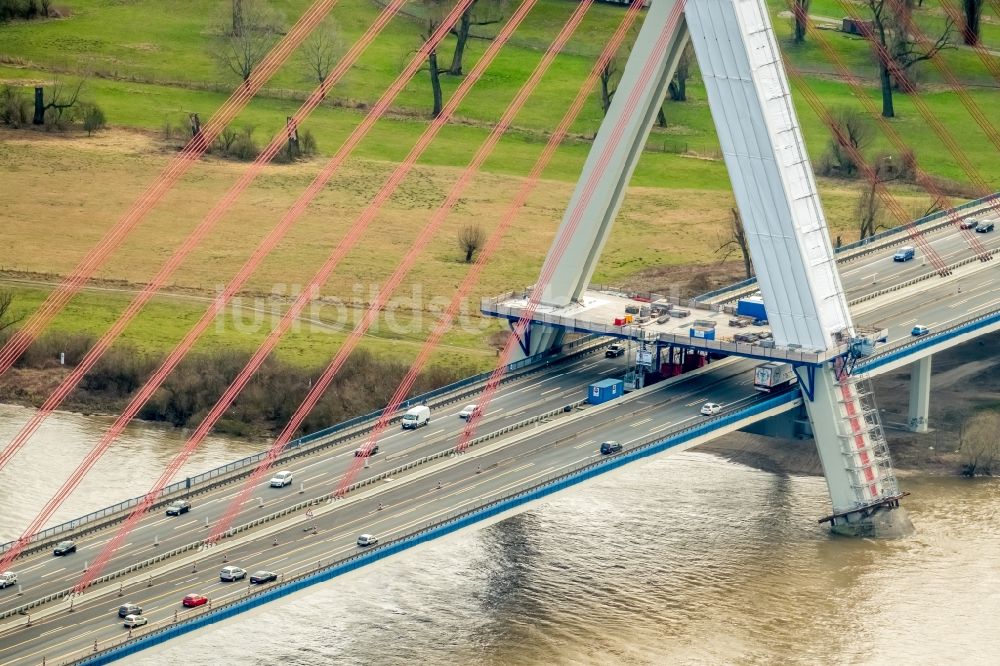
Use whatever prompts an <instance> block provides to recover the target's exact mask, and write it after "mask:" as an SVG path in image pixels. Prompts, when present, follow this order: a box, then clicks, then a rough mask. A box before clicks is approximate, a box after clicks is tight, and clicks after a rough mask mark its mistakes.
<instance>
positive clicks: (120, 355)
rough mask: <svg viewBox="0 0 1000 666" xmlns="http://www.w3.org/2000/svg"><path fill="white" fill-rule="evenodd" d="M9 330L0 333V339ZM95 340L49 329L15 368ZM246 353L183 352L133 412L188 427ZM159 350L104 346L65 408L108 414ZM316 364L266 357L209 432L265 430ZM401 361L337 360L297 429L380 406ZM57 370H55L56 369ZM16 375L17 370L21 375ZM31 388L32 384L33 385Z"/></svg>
mask: <svg viewBox="0 0 1000 666" xmlns="http://www.w3.org/2000/svg"><path fill="white" fill-rule="evenodd" d="M11 330H12V329H8V330H7V331H4V332H0V345H2V344H3V342H5V341H6V340H7V338H8V337H9V335H10V332H11ZM95 342H96V339H95V338H94V337H92V336H89V335H85V334H81V333H68V332H60V331H53V332H51V333H48V334H46V335H44V336H42V337H41V338H39V339H38V340H37V341H36V342H35V343H34V344H33V345H32V346H31V347H29V349H28V350H27V351H26V352H25V354H24V355H23V356H21V358H20V359H18V361H17V363H16V364H15V366H14V367H15V368H21V369H34V370H49V371H53V370H55V369H57V368H60V367H61V366H60V358H62V359H63V360H64V362H65V366H66V367H67V368H71V367H73V366H75V365H77V364H78V363H79V362H80V361H81V360H82V359H83V357H84V355H85V354H86V353H87V351H88V350H89V349H90V348H91V347H92V346H93V345H94V343H95ZM249 359H250V352H244V351H232V350H225V349H220V350H215V351H206V352H200V353H194V354H191V355H189V356H188V357H187V358H185V359H184V360H183V361H182V362H181V363H180V365H178V367H177V368H176V369H175V370H174V372H173V373H172V374H171V375H170V376H169V377H168V378H167V380H166V381H165V382H164V383H163V385H162V386H161V387H160V388H159V389H158V390H157V391H156V393H154V394H153V397H152V398H151V399H150V400H149V402H147V403H146V405H145V406H144V407H143V408H142V411H141V412H140V413H139V418H141V419H145V420H148V421H161V422H164V423H169V424H171V425H173V426H177V427H187V426H194V425H196V424H197V423H200V422H201V420H202V419H203V418H204V417H205V415H206V414H208V411H209V410H210V409H211V408H212V406H213V405H214V404H215V402H216V400H217V399H218V398H219V396H220V395H222V393H223V392H224V391H225V389H226V387H227V386H229V384H230V382H232V380H233V379H234V378H235V377H236V375H237V374H238V373H239V372H240V370H242V368H243V367H244V366H245V365H246V363H247V361H248V360H249ZM161 361H162V356H161V355H159V354H151V353H145V352H142V351H141V350H139V349H137V348H135V347H134V346H132V345H129V344H124V343H121V344H118V345H115V346H114V347H112V348H111V349H109V350H108V351H107V352H106V353H105V354H104V356H102V357H101V359H100V360H99V361H98V362H97V363H96V364H95V366H94V367H93V368H92V369H91V370H90V372H88V373H87V374H86V375H84V377H83V380H82V382H81V383H80V385H79V386H78V387H77V389H76V390H75V391H74V392H73V393H72V394H71V395H70V397H69V398H68V399H67V401H66V402H65V403H64V405H65V407H66V408H68V409H78V410H81V411H85V412H105V413H116V412H118V411H120V410H121V409H123V408H124V407H125V405H126V404H127V402H128V400H129V399H130V398H131V397H132V395H133V394H134V393H135V391H137V390H138V389H139V388H140V387H141V386H142V385H143V384H144V383H145V382H146V380H147V379H148V378H149V377H150V375H151V374H152V373H153V372H154V371H155V370H156V368H158V367H159V365H160V363H161ZM321 370H322V369H321V368H301V367H298V366H295V365H291V364H289V363H286V362H284V361H281V360H279V359H274V358H269V359H268V360H267V361H265V362H264V364H263V365H262V366H261V368H260V369H259V370H258V371H257V372H256V373H254V376H253V379H252V380H251V381H250V383H249V384H248V385H247V387H246V388H245V389H244V391H243V392H242V393H241V394H240V396H239V397H238V398H237V399H236V402H235V403H234V404H233V405H232V407H230V408H229V410H228V411H227V412H226V414H225V415H224V416H223V418H222V419H220V420H219V422H218V424H217V425H216V426H215V428H214V431H215V432H219V433H226V434H231V435H236V436H241V437H245V436H270V435H275V434H277V433H278V432H279V431H280V430H281V429H282V428H283V427H284V425H285V424H286V423H287V422H288V421H289V419H290V418H291V416H292V414H293V413H294V412H295V410H296V409H297V408H298V406H299V404H300V403H301V401H302V400H303V399H304V398H305V396H306V394H307V393H308V391H309V389H310V388H311V386H312V384H313V382H315V381H316V379H317V378H318V377H319V375H320V372H321ZM407 370H408V366H407V365H405V364H403V363H400V362H398V361H394V360H390V359H386V358H382V357H380V356H378V355H376V354H374V353H371V352H368V351H365V350H357V351H355V352H354V353H353V354H352V355H351V356H350V358H349V359H348V361H347V363H345V364H344V366H343V368H342V369H341V371H340V372H339V373H338V375H337V377H336V378H334V380H333V383H332V384H331V385H330V387H329V389H327V391H326V393H325V394H324V395H323V397H322V399H321V400H320V401H319V403H318V404H317V405H316V407H315V408H314V409H313V410H312V412H310V414H309V415H308V416H307V417H306V419H305V421H304V422H303V424H302V427H301V429H300V431H299V433H298V434H305V433H308V432H315V431H316V430H320V429H322V428H326V427H328V426H331V425H334V424H337V423H340V422H342V421H345V420H347V419H350V418H353V417H355V416H360V415H362V414H367V413H370V412H373V411H375V410H378V409H381V408H382V407H383V406H384V405H386V404H387V403H388V402H389V400H390V399H391V398H392V394H393V392H394V391H395V389H396V387H397V386H398V385H399V383H400V381H401V380H402V379H403V376H404V375H405V374H406V372H407ZM472 373H473V370H472V369H471V368H460V369H448V368H442V367H431V368H427V369H426V370H425V371H424V372H423V373H421V375H420V377H419V379H418V380H417V382H416V384H415V385H414V388H413V390H412V392H411V395H418V394H420V393H423V392H426V391H429V390H431V389H433V388H437V387H439V386H444V385H446V384H449V383H451V382H454V381H457V380H458V379H460V378H462V377H465V376H468V375H469V374H472ZM58 376H59V377H61V375H58ZM21 377H22V378H23V375H22V376H21ZM32 385H33V384H32V382H22V381H20V380H18V379H17V376H15V381H11V382H5V383H3V384H2V385H0V386H2V392H0V400H5V401H16V402H22V403H25V402H26V403H30V404H33V405H36V406H37V405H40V404H41V403H42V402H43V401H44V400H45V398H47V397H48V396H47V391H46V390H41V391H39V392H38V393H37V394H33V393H31V390H32V389H30V388H29V387H30V386H32ZM34 390H37V389H34Z"/></svg>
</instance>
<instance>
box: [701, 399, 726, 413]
mask: <svg viewBox="0 0 1000 666" xmlns="http://www.w3.org/2000/svg"><path fill="white" fill-rule="evenodd" d="M721 411H722V405H720V404H718V403H715V402H706V403H705V404H704V405H702V406H701V413H702V414H704V415H705V416H711V415H712V414H718V413H719V412H721Z"/></svg>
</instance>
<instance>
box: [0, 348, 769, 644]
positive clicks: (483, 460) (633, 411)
mask: <svg viewBox="0 0 1000 666" xmlns="http://www.w3.org/2000/svg"><path fill="white" fill-rule="evenodd" d="M731 365H734V366H736V365H738V366H740V367H739V368H732V369H728V370H722V369H720V371H719V372H717V373H713V374H712V375H702V376H700V377H692V378H691V379H690V380H686V381H685V382H684V384H685V385H686V386H687V389H686V390H685V391H684V392H664V391H653V392H650V393H647V394H645V395H644V396H642V397H641V398H639V399H637V400H634V401H632V402H630V403H624V402H623V403H612V404H610V405H609V406H608V408H607V409H606V410H605V411H606V419H605V420H603V421H602V422H601V423H595V424H593V425H591V426H590V427H589V428H588V429H586V430H584V431H580V430H579V428H578V426H577V425H576V424H572V423H567V424H566V425H565V426H561V427H556V428H553V429H551V430H547V431H543V432H540V433H537V434H532V435H531V436H528V437H524V438H523V439H522V440H521V441H519V442H517V443H514V444H512V445H510V446H508V447H502V448H498V449H497V450H495V451H493V452H492V453H491V454H489V455H486V456H473V455H471V454H466V455H464V456H459V457H458V459H457V460H456V462H455V463H454V464H452V465H447V466H444V467H443V468H442V469H441V470H439V471H438V472H437V473H435V474H433V475H430V476H428V477H426V478H424V479H420V480H419V481H414V482H412V483H407V482H404V481H402V480H400V481H399V482H398V483H395V482H394V483H390V484H386V485H385V486H384V487H383V488H382V489H381V492H379V493H378V494H377V495H375V496H373V497H370V498H364V499H361V500H359V501H344V502H342V503H335V504H334V506H333V507H332V510H331V511H330V512H329V513H326V514H321V515H318V516H317V517H316V518H315V519H314V520H312V521H309V522H310V524H312V523H315V524H316V525H317V527H318V532H319V533H318V534H316V535H313V534H312V533H311V532H306V531H303V530H302V524H303V523H302V522H301V521H299V520H296V521H294V522H295V524H294V525H293V526H291V527H289V528H288V529H286V530H284V531H283V532H281V533H280V534H279V535H278V537H277V540H278V546H273V545H271V544H272V542H270V541H265V542H264V543H261V542H259V541H258V542H253V543H248V544H245V545H242V546H238V547H232V548H230V547H227V546H226V545H225V544H222V545H220V546H218V547H217V548H215V549H212V550H211V551H209V552H208V553H207V554H206V555H205V556H204V557H203V558H202V560H201V563H200V564H199V566H198V572H192V571H188V570H182V571H180V570H179V571H177V572H175V573H172V574H168V575H165V576H155V577H154V581H153V585H152V587H143V586H141V585H140V586H139V587H138V588H137V589H135V590H132V589H130V590H128V594H127V595H126V596H125V597H122V598H121V599H119V598H118V597H116V596H114V595H113V594H112V595H111V596H108V597H103V598H101V599H95V600H93V601H92V602H89V603H84V604H81V605H79V606H77V607H76V610H75V611H74V612H73V613H72V614H70V613H60V614H58V615H56V616H53V617H50V618H47V619H43V620H40V621H38V622H37V623H35V624H34V625H33V626H32V627H30V628H25V629H21V630H18V631H16V632H13V633H9V634H5V635H4V636H3V639H2V640H0V661H2V662H3V663H8V662H11V663H30V662H31V660H40V659H41V657H42V656H45V657H46V658H47V659H48V660H50V661H51V660H52V659H54V658H56V657H57V656H59V655H60V654H61V653H62V652H61V651H63V650H67V651H68V650H69V649H71V648H72V649H75V648H76V647H78V646H81V645H83V646H86V645H89V644H92V642H93V641H94V640H99V641H104V640H107V639H109V638H113V637H116V636H120V635H122V634H123V633H126V630H125V629H123V628H122V627H121V624H120V621H119V620H118V618H117V616H116V609H117V607H118V604H119V603H121V602H123V601H132V602H135V603H139V604H141V605H142V606H143V608H144V612H145V613H146V614H147V616H148V617H150V619H151V621H154V622H157V621H170V620H171V619H172V618H173V617H174V613H175V612H178V613H179V614H180V615H179V616H180V617H183V612H182V611H180V599H181V597H183V594H185V593H187V592H198V593H202V594H205V595H206V596H209V598H211V599H212V600H213V603H215V604H218V603H221V602H223V601H227V600H231V599H234V598H237V597H238V596H239V595H240V594H241V593H242V592H243V591H244V590H245V589H246V586H245V585H243V584H241V583H222V582H220V581H219V579H218V570H219V568H221V567H222V566H223V562H222V557H223V553H225V554H226V556H227V560H228V563H229V564H235V565H238V566H243V567H244V568H247V569H248V570H250V571H253V570H254V569H257V568H271V569H272V570H274V571H277V572H280V573H283V574H284V575H286V576H290V575H294V574H297V573H302V572H305V571H308V570H311V569H313V568H315V566H316V563H317V562H318V561H320V560H324V561H326V562H329V561H330V559H331V558H337V557H342V556H345V555H348V554H351V553H353V552H356V551H357V549H358V548H357V546H356V545H355V540H356V538H357V535H358V534H359V533H360V532H364V531H371V532H374V533H377V534H379V535H380V537H381V538H383V539H386V538H389V537H391V536H399V535H402V534H404V533H406V532H409V531H412V530H413V529H414V528H416V527H419V526H422V525H424V524H426V523H427V522H428V521H433V520H435V519H436V518H437V519H439V518H441V517H444V516H446V515H449V514H451V513H453V512H455V511H456V510H460V509H463V508H471V507H472V506H476V505H478V504H481V503H482V502H483V501H485V500H486V499H488V498H492V497H495V496H497V495H498V494H503V493H507V492H510V491H511V490H512V489H514V488H518V487H522V486H525V485H529V484H532V483H535V482H537V481H539V480H541V479H543V478H546V477H548V476H552V475H554V474H556V473H558V472H565V471H567V470H569V469H572V468H575V467H579V466H581V465H583V464H585V463H586V462H588V461H591V460H593V459H595V458H597V457H600V453H599V446H600V441H601V440H602V439H603V438H607V437H612V438H616V439H619V440H621V441H623V442H629V441H631V440H636V439H638V438H641V437H645V436H647V433H648V431H649V430H650V429H651V428H650V427H649V424H651V423H653V422H655V427H663V428H666V427H683V426H684V425H686V424H687V423H689V422H691V421H693V420H700V419H703V418H704V417H702V416H700V415H699V414H698V407H700V405H701V403H702V402H703V401H704V396H705V395H708V394H712V395H713V396H714V397H716V399H718V400H721V401H724V402H728V401H729V400H730V399H732V401H733V402H738V401H740V400H741V399H745V396H746V390H747V388H748V387H749V383H750V382H752V378H751V376H750V370H751V368H752V366H753V364H752V363H751V362H747V361H739V362H737V363H733V364H731ZM727 382H731V383H730V384H729V385H727ZM439 483H440V487H439ZM379 504H382V505H383V506H384V509H383V510H379V508H378V506H379ZM317 513H319V511H317ZM112 587H114V586H112ZM115 589H116V588H115Z"/></svg>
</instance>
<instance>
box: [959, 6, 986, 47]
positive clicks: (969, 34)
mask: <svg viewBox="0 0 1000 666" xmlns="http://www.w3.org/2000/svg"><path fill="white" fill-rule="evenodd" d="M982 16H983V0H962V18H964V19H965V24H964V25H963V26H962V41H963V42H965V43H966V44H968V45H969V46H975V45H976V44H978V43H979V24H980V21H981V19H982Z"/></svg>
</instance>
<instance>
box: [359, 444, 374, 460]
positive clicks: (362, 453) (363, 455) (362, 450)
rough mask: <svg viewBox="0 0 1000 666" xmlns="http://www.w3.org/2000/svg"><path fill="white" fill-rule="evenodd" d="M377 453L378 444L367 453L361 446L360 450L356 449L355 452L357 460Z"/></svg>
mask: <svg viewBox="0 0 1000 666" xmlns="http://www.w3.org/2000/svg"><path fill="white" fill-rule="evenodd" d="M376 453H378V444H376V445H375V446H373V447H372V448H370V449H368V450H367V451H365V447H363V446H359V447H358V448H356V449H355V450H354V457H355V458H367V457H368V456H373V455H375V454H376Z"/></svg>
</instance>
